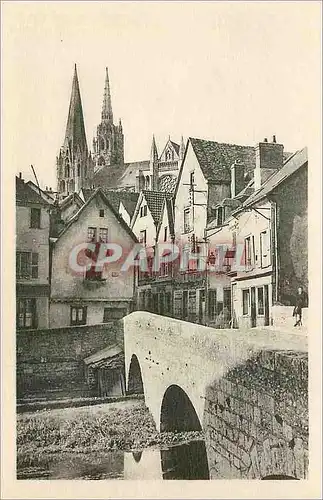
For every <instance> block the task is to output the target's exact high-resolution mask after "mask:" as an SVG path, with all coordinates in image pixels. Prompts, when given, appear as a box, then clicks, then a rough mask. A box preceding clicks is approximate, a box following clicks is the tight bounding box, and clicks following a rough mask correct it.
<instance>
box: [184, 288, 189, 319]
mask: <svg viewBox="0 0 323 500" xmlns="http://www.w3.org/2000/svg"><path fill="white" fill-rule="evenodd" d="M187 317H188V291H187V290H185V291H184V292H183V319H187Z"/></svg>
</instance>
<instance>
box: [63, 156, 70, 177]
mask: <svg viewBox="0 0 323 500" xmlns="http://www.w3.org/2000/svg"><path fill="white" fill-rule="evenodd" d="M64 173H65V177H69V176H70V162H69V160H68V158H66V160H65V172H64Z"/></svg>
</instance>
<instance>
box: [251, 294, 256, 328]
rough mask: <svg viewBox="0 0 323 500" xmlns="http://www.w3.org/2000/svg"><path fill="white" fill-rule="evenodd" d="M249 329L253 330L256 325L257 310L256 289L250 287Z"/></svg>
mask: <svg viewBox="0 0 323 500" xmlns="http://www.w3.org/2000/svg"><path fill="white" fill-rule="evenodd" d="M250 307H251V309H250V314H251V328H254V327H255V326H256V325H257V309H256V288H255V287H254V286H253V287H251V306H250Z"/></svg>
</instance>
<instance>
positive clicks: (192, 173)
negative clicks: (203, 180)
mask: <svg viewBox="0 0 323 500" xmlns="http://www.w3.org/2000/svg"><path fill="white" fill-rule="evenodd" d="M190 187H191V189H193V188H194V172H191V173H190Z"/></svg>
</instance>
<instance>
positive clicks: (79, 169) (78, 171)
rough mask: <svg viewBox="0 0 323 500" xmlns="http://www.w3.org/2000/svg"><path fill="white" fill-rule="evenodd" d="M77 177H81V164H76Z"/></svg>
mask: <svg viewBox="0 0 323 500" xmlns="http://www.w3.org/2000/svg"><path fill="white" fill-rule="evenodd" d="M77 176H78V177H81V164H80V163H78V164H77Z"/></svg>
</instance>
